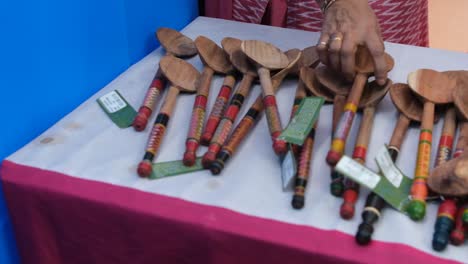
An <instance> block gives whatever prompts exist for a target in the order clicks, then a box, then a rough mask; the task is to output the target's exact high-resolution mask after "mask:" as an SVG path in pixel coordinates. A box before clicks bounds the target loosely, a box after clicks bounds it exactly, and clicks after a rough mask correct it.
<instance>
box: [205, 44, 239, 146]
mask: <svg viewBox="0 0 468 264" xmlns="http://www.w3.org/2000/svg"><path fill="white" fill-rule="evenodd" d="M241 44H242V41H241V40H240V39H236V38H224V39H223V40H222V41H221V45H222V46H223V49H224V51H225V52H226V53H227V55H228V58H231V57H232V56H233V54H234V53H235V52H236V51H240V45H241ZM231 61H232V60H231ZM231 64H232V62H231ZM233 66H234V65H233ZM234 67H235V66H234ZM232 77H233V76H232V75H231V76H230V75H229V74H228V75H227V76H226V78H225V80H227V79H228V78H229V81H230V80H233V79H232ZM232 88H233V87H232ZM232 88H231V87H230V86H223V87H222V88H221V90H220V91H219V94H218V97H217V98H216V100H215V104H214V105H213V108H212V109H211V114H210V116H209V117H208V121H207V123H206V126H205V130H204V131H203V133H202V136H201V140H200V143H201V144H202V145H205V146H208V145H210V143H211V140H212V138H213V135H214V134H215V132H216V129H217V127H218V125H219V123H220V121H221V118H222V117H223V115H224V112H225V110H226V107H227V105H228V101H229V98H230V97H231V92H232Z"/></svg>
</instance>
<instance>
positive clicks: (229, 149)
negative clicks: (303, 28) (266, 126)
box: [210, 52, 301, 175]
mask: <svg viewBox="0 0 468 264" xmlns="http://www.w3.org/2000/svg"><path fill="white" fill-rule="evenodd" d="M293 53H295V52H290V53H289V54H293ZM300 57H301V53H297V54H296V58H291V59H290V61H289V64H288V66H287V67H286V68H284V69H282V70H281V71H279V72H278V73H277V74H275V75H274V76H273V77H272V79H271V83H272V86H273V89H274V91H275V92H276V91H277V90H278V89H279V87H280V85H281V82H282V81H283V80H284V78H285V77H286V76H287V75H288V73H289V71H290V70H291V69H292V68H293V67H294V65H295V64H296V63H297V62H298V61H299V59H300ZM262 101H263V98H262V95H259V96H258V97H257V99H256V100H255V102H254V103H253V104H252V105H251V107H250V108H249V110H248V111H247V114H245V115H244V117H243V118H242V120H241V121H240V122H239V124H238V125H237V126H236V128H235V129H234V131H233V132H232V134H231V136H230V137H229V139H228V140H227V141H226V142H225V143H224V145H223V147H222V149H221V150H220V151H219V152H218V154H217V155H216V160H215V161H214V162H212V163H211V165H210V171H211V173H212V174H213V175H218V174H220V173H221V171H222V170H223V169H224V167H225V164H226V162H227V161H228V160H229V159H230V158H231V156H232V155H233V154H234V152H235V151H236V150H237V149H238V147H239V145H240V144H241V143H242V142H243V141H244V139H245V138H246V137H247V135H248V134H249V133H250V131H252V129H253V126H254V124H256V123H257V121H258V120H259V119H260V117H261V114H262V112H263V110H264V106H263V102H262Z"/></svg>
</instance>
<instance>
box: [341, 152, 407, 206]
mask: <svg viewBox="0 0 468 264" xmlns="http://www.w3.org/2000/svg"><path fill="white" fill-rule="evenodd" d="M335 170H336V171H338V172H339V173H341V174H343V175H345V176H346V177H349V178H351V179H352V180H354V181H356V182H358V183H359V184H361V185H363V186H366V187H367V188H369V189H370V190H372V191H373V192H374V193H376V194H377V195H379V196H380V197H382V199H384V200H385V201H386V202H387V203H388V204H389V205H391V206H392V207H393V208H395V209H397V210H398V211H400V212H402V213H405V214H406V207H407V206H408V204H409V202H410V198H409V195H408V194H409V190H410V188H411V184H412V180H411V179H409V178H408V177H406V176H404V175H403V177H402V178H401V181H400V182H399V186H398V187H396V186H395V185H394V184H395V182H396V181H394V180H393V179H392V181H393V182H392V181H390V180H389V179H387V178H386V177H382V176H381V175H379V174H376V173H375V172H373V171H371V170H369V169H368V168H366V167H365V166H363V165H361V164H360V163H359V162H357V161H355V160H353V159H351V158H349V157H347V156H343V157H342V158H341V159H340V161H339V162H338V164H336V167H335ZM382 174H384V172H382Z"/></svg>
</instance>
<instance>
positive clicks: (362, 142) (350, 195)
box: [340, 106, 375, 219]
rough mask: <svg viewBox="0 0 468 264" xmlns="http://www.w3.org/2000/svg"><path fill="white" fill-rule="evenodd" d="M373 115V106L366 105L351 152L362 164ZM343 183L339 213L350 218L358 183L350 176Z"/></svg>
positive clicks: (355, 199)
mask: <svg viewBox="0 0 468 264" xmlns="http://www.w3.org/2000/svg"><path fill="white" fill-rule="evenodd" d="M374 117H375V106H369V107H366V108H365V109H364V115H363V117H362V121H361V126H360V127H359V133H358V137H357V139H356V146H355V147H354V152H353V159H354V160H356V161H357V162H359V163H361V164H364V163H365V161H366V154H367V147H368V146H369V141H370V136H371V134H372V125H373V123H374ZM344 185H345V190H344V193H343V200H344V201H343V204H342V205H341V208H340V215H341V217H342V218H343V219H351V218H352V217H353V216H354V212H355V205H356V201H357V199H358V196H359V184H357V183H356V182H354V181H353V180H351V179H350V178H346V179H345V183H344Z"/></svg>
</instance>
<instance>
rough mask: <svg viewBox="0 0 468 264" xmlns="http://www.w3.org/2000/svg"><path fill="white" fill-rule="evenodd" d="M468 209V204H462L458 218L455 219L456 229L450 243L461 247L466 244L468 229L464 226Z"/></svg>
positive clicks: (458, 211) (451, 234)
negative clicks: (464, 215)
mask: <svg viewBox="0 0 468 264" xmlns="http://www.w3.org/2000/svg"><path fill="white" fill-rule="evenodd" d="M467 208H468V203H467V202H465V203H463V204H460V206H459V207H458V210H457V217H456V219H455V227H454V228H453V230H452V232H451V233H450V242H451V243H452V245H455V246H459V245H462V244H463V243H465V233H466V230H467V229H466V227H465V226H464V224H463V212H464V211H465V210H466V209H467Z"/></svg>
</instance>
